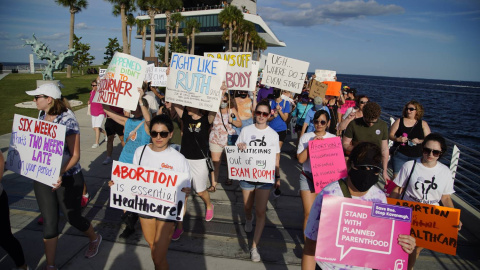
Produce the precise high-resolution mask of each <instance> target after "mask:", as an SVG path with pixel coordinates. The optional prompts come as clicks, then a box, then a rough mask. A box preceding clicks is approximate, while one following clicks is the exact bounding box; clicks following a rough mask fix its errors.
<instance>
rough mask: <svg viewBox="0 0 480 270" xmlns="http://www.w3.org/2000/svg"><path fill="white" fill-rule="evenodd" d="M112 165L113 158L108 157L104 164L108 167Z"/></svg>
mask: <svg viewBox="0 0 480 270" xmlns="http://www.w3.org/2000/svg"><path fill="white" fill-rule="evenodd" d="M110 163H112V158H111V157H107V158H106V159H105V160H104V161H103V162H102V164H103V165H108V164H110Z"/></svg>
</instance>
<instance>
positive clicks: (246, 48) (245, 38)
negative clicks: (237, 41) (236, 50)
mask: <svg viewBox="0 0 480 270" xmlns="http://www.w3.org/2000/svg"><path fill="white" fill-rule="evenodd" d="M247 37H248V32H245V36H244V37H243V38H244V40H243V50H244V51H245V52H248V47H247V44H248V42H247Z"/></svg>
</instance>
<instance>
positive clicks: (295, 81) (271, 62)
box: [262, 53, 310, 93]
mask: <svg viewBox="0 0 480 270" xmlns="http://www.w3.org/2000/svg"><path fill="white" fill-rule="evenodd" d="M309 65H310V63H308V62H304V61H300V60H297V59H293V58H288V57H285V56H281V55H277V54H273V53H269V54H268V56H267V63H266V64H265V68H264V69H263V77H262V84H265V85H268V86H271V87H276V88H280V89H282V90H287V91H291V92H294V93H301V92H302V88H303V83H304V82H305V76H306V75H307V71H308V66H309Z"/></svg>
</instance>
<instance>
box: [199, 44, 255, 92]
mask: <svg viewBox="0 0 480 270" xmlns="http://www.w3.org/2000/svg"><path fill="white" fill-rule="evenodd" d="M204 56H205V57H210V58H217V59H223V60H225V61H227V62H228V65H227V72H226V74H225V83H226V84H227V88H228V89H229V90H245V91H255V86H256V82H257V77H258V67H259V63H258V62H257V61H253V60H252V53H249V52H209V53H204Z"/></svg>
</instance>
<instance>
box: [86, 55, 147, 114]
mask: <svg viewBox="0 0 480 270" xmlns="http://www.w3.org/2000/svg"><path fill="white" fill-rule="evenodd" d="M146 68H147V62H145V61H143V60H141V59H138V58H136V57H133V56H131V55H128V54H124V53H119V52H116V53H115V55H114V56H113V58H112V61H111V62H110V65H108V69H107V73H106V74H105V76H104V77H103V78H101V79H100V82H99V83H98V90H97V93H96V94H95V97H94V98H93V102H98V103H102V104H107V105H111V106H115V107H120V108H123V109H125V110H130V111H134V110H135V109H136V108H137V104H138V97H139V95H140V94H139V93H138V89H137V88H138V87H142V84H143V79H145V70H146Z"/></svg>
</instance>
